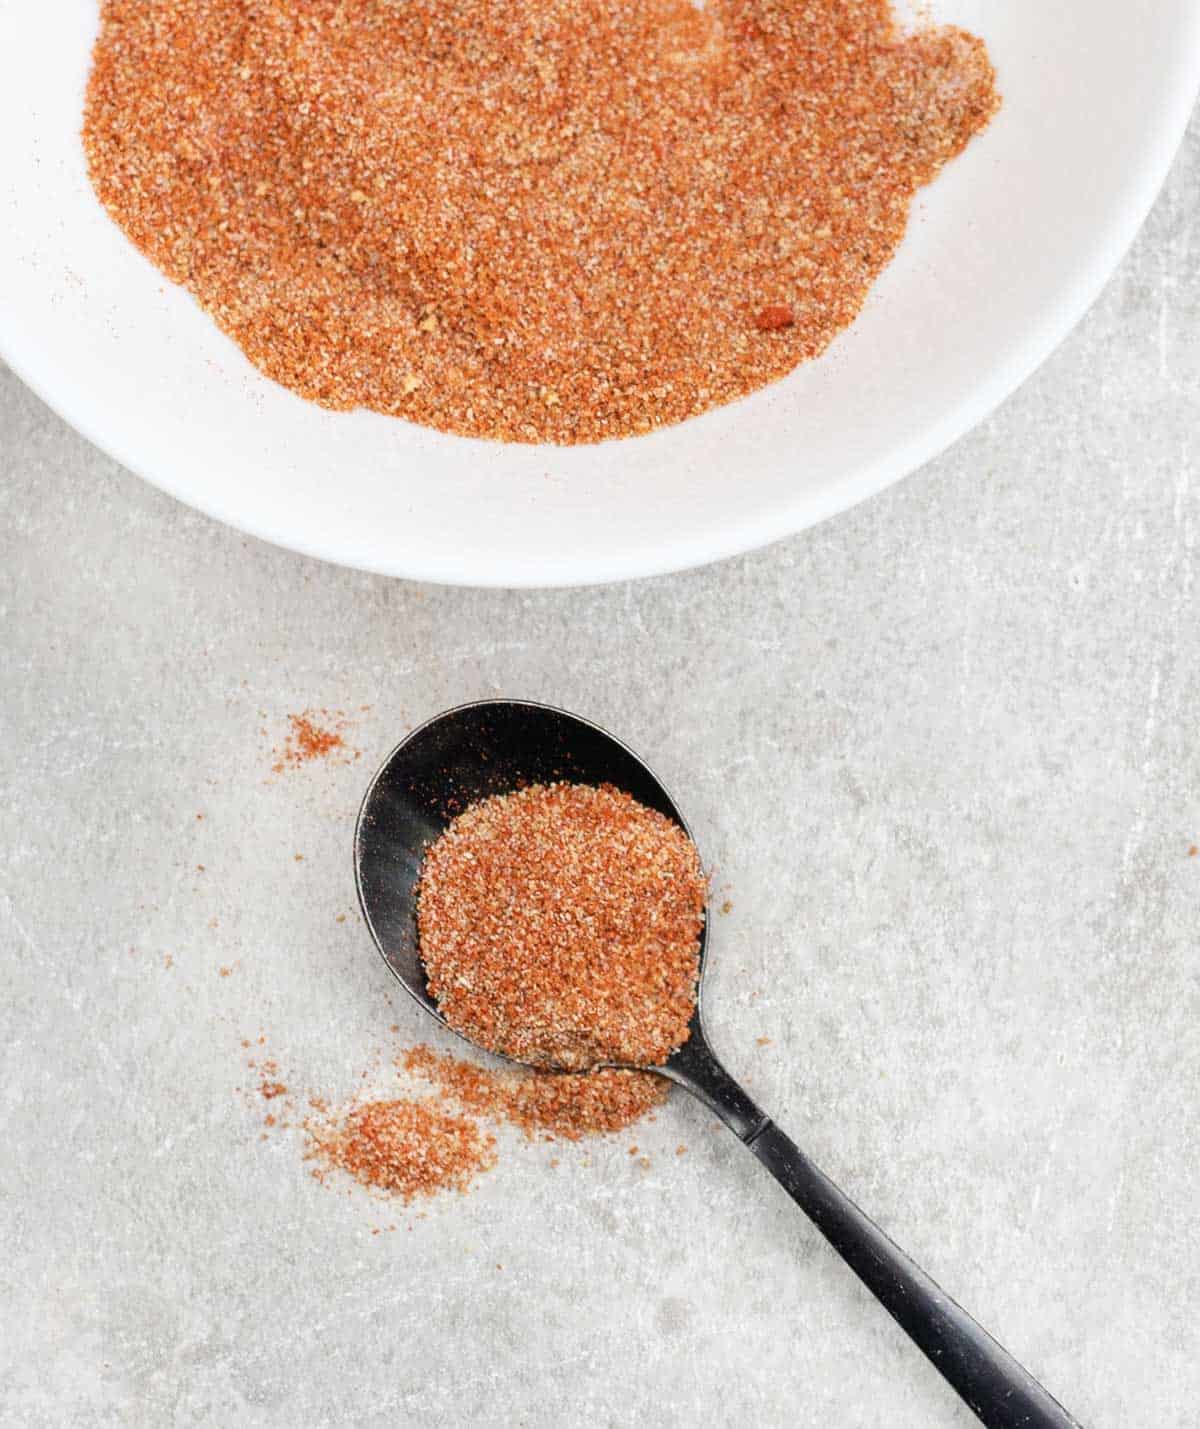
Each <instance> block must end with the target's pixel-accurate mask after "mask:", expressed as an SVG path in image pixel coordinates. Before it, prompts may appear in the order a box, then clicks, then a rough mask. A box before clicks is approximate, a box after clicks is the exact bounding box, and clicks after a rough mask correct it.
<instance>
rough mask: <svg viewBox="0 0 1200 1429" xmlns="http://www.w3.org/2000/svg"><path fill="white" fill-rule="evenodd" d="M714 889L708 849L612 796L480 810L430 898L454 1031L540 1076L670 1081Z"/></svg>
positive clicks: (450, 846)
mask: <svg viewBox="0 0 1200 1429" xmlns="http://www.w3.org/2000/svg"><path fill="white" fill-rule="evenodd" d="M705 894H706V886H705V879H704V874H703V871H702V869H701V866H700V858H699V855H698V853H697V851H696V847H695V845H694V844H693V843H692V841H691V839H689V838H688V836H687V834H686V833H685V832H684V831H683V829H681V828H680V827H679V826H678V825H677V824H675V823H673V822H672V820H670V819H669V818H667V817H666V816H665V815H664V814H660V813H658V812H657V811H655V810H653V809H648V808H646V807H645V806H644V805H642V804H639V803H638V802H637V801H636V800H634V799H633V798H631V797H630V796H629V795H628V794H625V793H622V792H621V791H620V790H618V789H615V788H612V787H611V786H607V785H605V786H601V787H599V788H593V787H591V786H589V785H583V784H567V783H558V784H549V785H540V784H539V785H533V786H531V787H530V788H527V789H523V790H520V791H518V792H517V793H513V794H504V795H497V796H496V797H493V798H490V799H484V800H481V801H480V802H479V803H477V804H474V805H472V806H471V807H470V808H469V809H467V810H466V811H465V812H464V813H462V814H460V815H459V816H458V817H457V818H456V819H455V820H454V821H453V822H452V823H451V824H450V826H449V828H448V829H447V830H446V832H445V833H444V834H442V836H441V837H440V838H439V839H437V841H436V842H435V843H433V844H432V845H431V847H430V848H429V849H428V851H427V852H426V855H425V861H424V863H423V865H422V869H421V876H420V882H419V884H418V889H417V927H418V933H419V940H420V950H421V957H422V960H423V961H424V964H425V969H426V972H427V975H428V980H429V989H430V991H431V992H432V994H433V996H434V997H435V998H436V999H437V1004H438V1008H439V1010H440V1011H441V1013H442V1015H443V1016H444V1017H445V1019H446V1021H447V1022H448V1023H449V1025H450V1026H451V1027H453V1028H454V1029H455V1030H456V1031H458V1032H461V1033H462V1034H463V1035H464V1036H466V1037H468V1038H470V1039H471V1041H473V1042H476V1043H478V1044H479V1045H480V1046H482V1047H485V1048H487V1049H488V1050H489V1051H493V1052H501V1053H504V1054H506V1055H507V1056H510V1057H513V1058H516V1059H517V1060H518V1061H522V1062H528V1063H531V1064H533V1065H535V1066H553V1067H560V1068H566V1069H571V1070H583V1069H587V1068H591V1067H594V1066H597V1065H601V1064H604V1063H623V1064H626V1065H633V1066H657V1065H660V1064H661V1063H663V1062H665V1061H666V1059H667V1057H668V1056H669V1055H670V1053H671V1052H672V1051H674V1049H675V1048H676V1047H678V1046H680V1045H681V1044H682V1043H683V1042H684V1041H686V1040H687V1035H688V1023H689V1021H690V1019H691V1016H692V1013H693V1011H694V1009H695V1005H696V979H697V974H698V971H699V950H700V933H701V929H702V927H703V920H704V904H705Z"/></svg>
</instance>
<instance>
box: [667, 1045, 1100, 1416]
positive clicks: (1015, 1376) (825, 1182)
mask: <svg viewBox="0 0 1200 1429" xmlns="http://www.w3.org/2000/svg"><path fill="white" fill-rule="evenodd" d="M660 1070H661V1071H662V1072H664V1073H665V1074H666V1075H667V1076H668V1077H670V1078H671V1079H672V1080H673V1081H676V1082H678V1083H680V1085H681V1086H685V1087H686V1088H687V1089H688V1091H690V1092H691V1093H692V1095H693V1096H696V1097H699V1098H700V1100H701V1101H702V1102H704V1103H705V1104H706V1105H707V1106H709V1107H710V1108H711V1109H712V1110H713V1111H714V1112H716V1114H717V1115H718V1116H719V1117H720V1118H721V1120H722V1121H724V1122H725V1124H726V1125H727V1126H728V1127H729V1128H730V1129H731V1130H732V1131H733V1133H734V1134H735V1135H736V1136H737V1137H738V1139H739V1140H741V1141H743V1142H744V1143H745V1144H746V1145H747V1146H748V1147H749V1148H750V1150H751V1151H753V1152H754V1154H755V1156H757V1157H758V1159H759V1160H760V1161H761V1162H762V1164H763V1165H764V1166H765V1167H766V1168H767V1170H768V1171H770V1173H771V1175H772V1176H774V1177H775V1179H776V1180H777V1181H778V1182H779V1184H780V1185H781V1186H782V1187H783V1188H784V1190H785V1191H786V1192H787V1193H788V1195H789V1196H791V1198H792V1200H794V1201H795V1202H796V1204H797V1205H798V1206H799V1207H800V1209H801V1210H802V1211H804V1212H805V1214H806V1215H807V1216H808V1217H809V1218H810V1219H811V1220H812V1222H813V1224H814V1225H815V1226H816V1227H817V1229H818V1230H819V1231H820V1232H821V1234H822V1235H823V1236H824V1237H825V1239H826V1240H827V1241H828V1242H829V1243H830V1245H831V1246H833V1248H834V1250H836V1251H837V1253H838V1254H839V1255H840V1256H841V1257H842V1259H843V1260H844V1261H845V1262H846V1264H847V1265H848V1266H849V1267H850V1269H851V1270H853V1271H854V1273H855V1275H857V1276H858V1278H859V1279H860V1280H861V1281H862V1282H863V1284H864V1285H865V1286H866V1287H867V1289H868V1290H870V1291H871V1293H872V1294H873V1295H875V1296H876V1298H877V1299H878V1300H880V1301H881V1302H882V1304H883V1306H884V1308H885V1309H886V1310H887V1311H888V1313H889V1314H890V1315H891V1316H892V1317H893V1319H895V1320H896V1321H897V1322H898V1323H899V1324H900V1326H901V1327H902V1328H903V1329H904V1330H906V1331H907V1333H908V1334H909V1336H910V1337H911V1338H912V1339H913V1340H914V1341H915V1342H916V1344H917V1345H918V1347H919V1348H920V1349H921V1350H923V1351H924V1352H925V1354H926V1355H928V1357H929V1359H930V1360H931V1361H932V1362H933V1365H934V1368H935V1369H937V1370H938V1371H939V1372H940V1373H941V1374H942V1375H943V1376H944V1377H945V1378H946V1379H947V1380H948V1381H949V1383H950V1385H951V1386H952V1387H953V1388H954V1389H955V1390H956V1391H957V1393H958V1394H959V1395H961V1396H962V1398H963V1399H964V1400H965V1401H966V1403H967V1404H968V1405H969V1406H970V1408H971V1409H973V1410H974V1411H975V1413H976V1414H977V1415H978V1416H979V1418H980V1419H982V1420H983V1422H984V1423H985V1424H986V1425H987V1426H988V1429H1079V1421H1078V1420H1077V1419H1073V1418H1072V1417H1071V1415H1070V1414H1068V1413H1067V1411H1066V1410H1065V1409H1064V1408H1063V1407H1062V1405H1061V1404H1059V1402H1058V1400H1057V1399H1055V1398H1054V1397H1053V1396H1052V1395H1051V1394H1049V1393H1048V1392H1047V1391H1046V1390H1045V1389H1043V1388H1042V1386H1041V1385H1040V1384H1039V1383H1038V1382H1037V1380H1036V1379H1034V1377H1033V1376H1032V1375H1031V1374H1030V1373H1029V1371H1028V1370H1026V1369H1024V1368H1022V1366H1021V1365H1019V1364H1018V1363H1017V1361H1016V1360H1015V1359H1013V1357H1012V1355H1010V1354H1009V1353H1008V1351H1007V1350H1006V1349H1005V1348H1004V1347H1003V1345H1000V1344H997V1342H996V1341H995V1340H993V1339H992V1337H991V1335H989V1334H988V1332H987V1331H986V1330H985V1329H984V1328H983V1327H982V1325H978V1324H976V1323H975V1321H974V1320H972V1318H971V1317H970V1315H968V1314H967V1312H966V1311H965V1310H964V1309H963V1308H962V1306H961V1305H959V1304H957V1303H956V1302H955V1301H954V1300H951V1298H950V1297H949V1295H947V1294H946V1292H945V1291H944V1290H943V1289H942V1288H941V1287H940V1286H939V1285H938V1284H937V1282H936V1281H934V1280H933V1279H931V1277H930V1276H928V1275H926V1274H925V1272H924V1271H923V1270H922V1269H921V1267H920V1266H919V1265H918V1264H917V1263H916V1262H915V1261H914V1260H911V1259H910V1258H909V1257H908V1256H907V1255H905V1253H904V1252H903V1251H902V1250H901V1249H900V1247H899V1246H898V1245H896V1244H895V1243H894V1242H893V1241H891V1240H889V1238H888V1237H887V1236H886V1235H884V1233H883V1232H882V1231H881V1230H880V1229H879V1227H878V1226H877V1225H876V1224H875V1222H874V1221H872V1220H871V1219H869V1218H868V1217H867V1216H864V1215H863V1213H862V1212H861V1211H860V1210H859V1209H858V1207H857V1206H856V1205H855V1204H854V1202H853V1201H852V1200H851V1199H850V1197H849V1196H847V1195H846V1194H845V1192H844V1191H840V1190H839V1189H838V1188H837V1186H835V1185H834V1184H833V1182H832V1181H831V1180H830V1179H829V1177H828V1176H826V1175H825V1173H824V1172H823V1171H821V1170H820V1169H819V1168H818V1167H816V1166H814V1165H813V1163H812V1162H811V1161H810V1160H809V1159H808V1157H807V1156H805V1154H804V1152H803V1151H801V1150H800V1148H799V1147H798V1146H797V1145H796V1144H795V1142H793V1141H792V1140H791V1138H790V1137H788V1136H786V1135H785V1134H784V1133H783V1132H782V1131H781V1130H780V1129H779V1127H777V1126H776V1125H775V1123H774V1122H773V1121H772V1120H771V1118H770V1117H769V1116H767V1115H766V1114H765V1113H764V1112H763V1111H762V1110H761V1109H760V1108H759V1107H758V1106H756V1105H755V1103H754V1101H753V1100H752V1099H751V1098H750V1097H749V1096H748V1095H747V1093H746V1092H745V1091H744V1090H743V1089H742V1087H741V1086H740V1085H739V1084H738V1083H737V1082H736V1081H735V1080H734V1079H733V1078H732V1077H731V1076H730V1075H729V1073H728V1072H727V1071H726V1070H725V1068H724V1067H723V1066H722V1065H721V1063H720V1062H719V1061H718V1059H717V1057H716V1055H715V1054H714V1053H713V1051H712V1048H711V1047H710V1046H709V1045H708V1041H707V1039H706V1038H705V1036H704V1030H703V1027H702V1026H701V1025H700V1023H699V1019H697V1021H696V1024H695V1025H694V1027H693V1029H692V1034H691V1036H690V1037H689V1039H688V1040H687V1041H686V1042H685V1043H684V1044H683V1046H682V1047H680V1048H679V1050H678V1051H677V1052H676V1053H675V1054H674V1055H673V1056H672V1057H671V1059H670V1061H669V1062H668V1063H667V1064H666V1066H664V1067H662V1068H660Z"/></svg>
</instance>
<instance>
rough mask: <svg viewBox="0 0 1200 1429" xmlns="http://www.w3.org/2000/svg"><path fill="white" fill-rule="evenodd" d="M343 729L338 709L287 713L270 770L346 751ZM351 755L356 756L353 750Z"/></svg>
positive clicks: (280, 770)
mask: <svg viewBox="0 0 1200 1429" xmlns="http://www.w3.org/2000/svg"><path fill="white" fill-rule="evenodd" d="M345 728H346V720H345V716H344V715H343V714H342V712H341V710H332V711H331V710H305V711H304V713H303V714H290V715H288V734H287V738H286V739H285V740H284V743H283V748H282V749H276V750H274V751H273V753H275V754H277V755H278V756H279V757H278V759H277V760H276V762H275V763H274V764H273V765H272V766H271V772H272V773H273V774H282V773H283V771H284V769H286V768H294V767H296V766H297V765H300V764H309V763H311V762H312V761H313V760H314V759H328V758H329V757H330V756H331V755H332V754H335V753H337V752H338V751H344V752H349V751H348V750H347V746H346V741H345V739H344V738H343V731H344V730H345ZM354 757H355V758H357V757H358V752H357V751H355V752H354ZM297 857H298V858H302V857H303V855H302V854H301V855H297Z"/></svg>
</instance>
